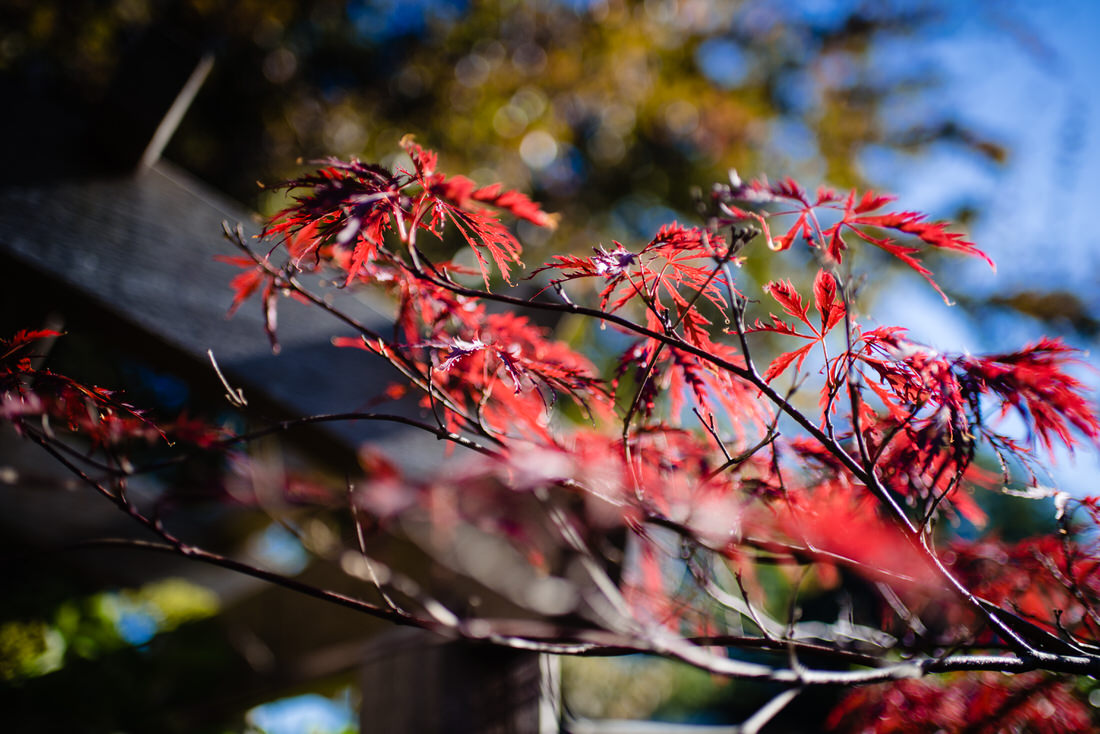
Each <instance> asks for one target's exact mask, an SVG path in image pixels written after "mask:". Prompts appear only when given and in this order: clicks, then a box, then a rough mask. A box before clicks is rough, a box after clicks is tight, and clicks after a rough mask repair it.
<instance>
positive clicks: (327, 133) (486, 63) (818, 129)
mask: <svg viewBox="0 0 1100 734" xmlns="http://www.w3.org/2000/svg"><path fill="white" fill-rule="evenodd" d="M7 5H8V7H7V9H6V10H4V11H2V12H3V16H5V17H4V23H3V26H4V27H5V28H7V29H8V30H6V31H5V32H4V33H3V34H2V36H3V37H2V38H0V69H2V70H3V71H4V72H5V73H8V74H22V75H24V76H32V77H36V78H37V77H42V79H43V81H41V82H40V83H43V84H44V83H46V81H45V80H50V79H52V80H54V81H57V80H62V81H63V82H65V84H66V85H67V87H68V88H69V89H70V90H71V91H72V93H73V96H74V102H75V101H83V102H86V103H90V104H94V103H95V102H96V101H98V100H100V99H102V97H103V95H104V93H105V90H106V88H107V87H108V85H109V82H110V79H111V77H112V75H113V73H114V72H115V70H116V67H117V66H118V64H119V63H120V59H123V58H125V52H126V50H127V48H128V47H129V46H130V45H132V44H133V42H134V40H135V39H136V38H138V37H140V36H141V35H142V34H143V33H147V32H148V31H149V30H150V29H153V28H156V29H159V30H160V31H162V32H163V33H165V34H166V35H170V36H172V37H174V38H175V39H177V40H178V41H179V43H180V44H181V45H186V46H191V47H194V48H198V47H201V48H205V49H212V50H213V51H214V52H215V54H216V56H217V59H218V61H217V65H216V68H215V70H214V72H213V74H212V76H211V78H210V79H209V81H208V82H207V85H206V87H205V89H204V90H203V92H202V93H201V94H200V96H199V98H198V99H197V100H196V102H195V104H194V106H193V109H192V110H191V111H190V112H189V114H188V116H187V118H186V119H185V121H184V124H183V126H182V128H181V130H180V131H179V133H178V134H177V136H176V138H175V139H174V141H173V143H172V144H171V147H170V148H169V151H168V154H169V157H171V158H172V159H174V160H176V161H177V162H179V163H182V164H183V165H184V166H185V167H187V168H189V169H190V170H192V171H193V172H195V173H197V174H198V175H199V176H200V177H201V178H203V179H204V180H206V181H209V182H211V183H212V184H214V185H216V186H218V187H220V188H222V189H223V190H225V191H227V192H229V193H231V194H233V195H234V196H236V197H238V198H240V199H241V200H242V201H245V202H246V203H251V204H254V205H256V206H258V207H260V208H261V209H264V210H266V211H268V212H270V211H272V210H274V209H275V208H277V207H278V206H279V205H280V204H281V202H268V200H267V199H266V198H265V197H264V195H263V194H262V193H259V192H258V190H257V188H256V185H255V182H256V181H257V180H261V181H273V180H282V179H284V178H286V177H287V176H289V175H291V174H292V173H295V171H293V170H291V166H292V163H293V161H295V160H296V159H298V158H304V159H312V158H318V157H321V156H326V155H332V154H337V155H345V156H346V155H358V156H361V157H363V158H365V159H379V158H381V157H384V156H390V155H392V151H393V150H394V149H395V147H396V142H397V141H398V140H399V139H400V138H401V137H402V136H403V135H404V134H406V133H410V132H411V133H415V134H417V135H418V136H420V137H421V139H423V140H425V141H426V142H429V143H431V144H432V145H435V146H436V147H438V148H440V149H442V150H446V151H448V152H449V153H448V155H449V157H450V158H453V159H454V160H449V161H448V162H449V163H452V164H453V165H455V166H456V167H461V168H467V169H469V170H473V172H474V174H475V177H477V178H479V179H480V178H483V179H484V181H481V182H482V183H490V182H491V180H490V179H492V180H502V181H503V182H504V183H505V184H507V185H509V186H515V187H520V188H526V189H532V190H534V193H536V194H537V195H538V196H539V197H540V198H541V200H543V201H545V202H546V204H547V206H548V207H549V208H550V209H551V210H558V211H562V212H563V214H565V215H566V216H564V217H563V219H564V221H566V222H569V223H570V224H569V227H570V230H571V231H570V232H569V233H565V232H563V233H561V234H562V235H568V239H569V241H574V239H575V241H574V244H582V245H584V246H590V245H591V244H592V242H593V241H594V240H599V239H604V238H606V237H607V236H609V235H610V236H615V235H617V236H625V235H626V234H627V233H634V234H641V235H643V236H649V235H650V234H652V233H651V232H649V231H648V228H649V225H651V224H652V223H653V222H654V221H656V219H655V217H656V218H659V217H660V216H661V214H654V210H655V209H658V208H659V207H667V208H671V209H673V210H679V211H686V210H689V209H690V205H691V202H690V198H689V197H688V195H687V194H686V193H684V192H686V191H688V189H689V187H688V186H685V185H684V184H685V183H687V184H703V183H705V182H708V181H713V180H715V179H716V177H717V176H718V175H720V174H722V173H724V171H725V170H726V169H728V168H731V167H733V168H738V169H740V170H743V171H747V172H750V173H755V172H757V171H762V170H768V171H771V172H773V175H785V174H792V175H800V176H802V177H803V178H806V179H809V180H814V179H817V180H822V181H828V182H830V183H832V184H834V185H840V186H850V185H854V184H858V183H863V180H862V179H863V176H862V174H861V170H860V167H859V161H860V157H861V154H862V153H863V152H864V151H865V150H866V148H867V147H868V146H871V145H876V146H888V147H893V148H899V149H905V150H913V149H917V148H920V147H921V146H925V145H929V144H931V143H934V142H944V141H946V142H949V143H954V144H959V145H961V146H964V147H966V148H968V149H969V150H971V151H973V152H974V153H975V154H977V155H982V156H987V157H990V158H993V159H995V160H997V159H1000V158H1001V157H1002V156H1003V154H1004V153H1003V151H1002V150H1001V149H1000V148H999V147H998V146H997V145H995V144H994V143H992V142H990V141H988V140H986V139H984V138H983V137H982V136H981V135H980V134H979V133H978V132H976V131H973V130H968V129H966V128H965V127H963V126H962V125H961V124H960V123H959V121H957V120H954V119H950V118H943V117H939V116H936V115H938V114H939V113H934V112H929V113H927V114H921V113H920V112H919V111H918V112H917V113H916V114H914V113H913V111H910V112H909V113H908V114H906V115H905V116H903V117H904V119H902V116H891V115H889V114H887V112H888V110H889V109H897V108H898V107H899V106H903V105H904V103H905V101H906V100H907V99H908V98H909V95H911V94H912V93H914V92H916V91H919V90H920V89H923V88H927V86H928V85H929V84H934V83H935V81H936V80H935V78H934V72H933V71H932V70H929V69H927V68H922V67H919V66H917V65H914V66H913V67H908V66H907V65H906V64H904V63H900V64H899V63H898V62H897V60H896V58H897V55H894V56H893V57H892V58H893V59H894V60H893V61H892V62H891V63H890V64H883V63H880V61H881V59H880V57H881V54H880V53H879V50H880V49H881V48H882V46H883V45H884V44H887V43H898V42H901V41H903V40H904V39H910V40H912V39H919V37H920V34H922V33H928V32H934V31H935V30H936V28H937V25H936V24H937V22H938V20H939V19H940V16H939V12H940V11H941V10H943V7H942V4H941V3H939V2H938V0H925V1H922V2H915V3H913V2H888V3H836V4H835V7H833V8H830V9H829V10H828V11H827V12H817V13H811V12H808V11H807V10H806V9H805V8H800V7H799V6H798V4H791V5H787V4H777V3H767V2H758V1H755V0H741V1H739V2H718V1H717V0H649V1H647V2H635V1H632V0H591V1H590V2H583V1H579V0H576V1H570V2H567V1H563V0H530V1H526V2H507V1H505V0H470V1H469V2H462V1H461V0H423V1H422V2H415V3H393V2H389V1H388V0H303V1H301V2H258V1H254V0H247V1H245V2H238V3H231V4H225V3H212V2H206V1H205V0H165V1H163V2H153V1H152V0H119V1H118V2H112V3H103V2H90V1H87V0H77V1H76V2H68V1H66V2H58V1H57V0H44V1H36V2H30V1H29V0H17V1H16V2H13V3H8V4H7ZM914 42H915V41H914ZM597 212H598V214H597ZM666 213H667V212H666ZM561 246H562V242H561V239H560V235H559V240H558V247H559V248H560V247H561Z"/></svg>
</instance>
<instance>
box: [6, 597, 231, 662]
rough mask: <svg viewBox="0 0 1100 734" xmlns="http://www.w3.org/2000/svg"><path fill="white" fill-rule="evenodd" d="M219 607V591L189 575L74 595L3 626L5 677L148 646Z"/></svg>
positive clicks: (209, 615) (215, 611)
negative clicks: (43, 611) (49, 609)
mask: <svg viewBox="0 0 1100 734" xmlns="http://www.w3.org/2000/svg"><path fill="white" fill-rule="evenodd" d="M219 607H220V604H219V602H218V598H217V596H216V595H215V594H214V593H213V592H211V591H210V590H208V589H206V588H204V587H202V586H198V585H197V584H194V583H192V582H190V581H188V580H187V579H183V578H166V579H161V580H158V581H153V582H150V583H148V584H146V585H144V586H142V587H140V588H137V589H122V590H119V591H103V592H100V593H98V594H94V595H92V596H90V597H86V598H74V599H68V600H66V601H64V602H63V603H62V604H60V605H59V606H58V607H57V608H56V609H55V610H53V613H52V614H50V615H49V616H47V617H46V618H44V619H33V620H9V621H7V622H4V623H3V624H2V625H0V678H3V679H5V680H9V681H11V680H19V679H23V678H33V677H36V676H40V675H45V674H47V673H51V672H53V671H55V670H58V669H60V668H62V667H63V666H64V665H65V663H66V660H67V659H72V658H73V657H74V656H75V657H79V658H83V659H86V660H94V659H96V658H99V657H101V656H103V655H107V654H110V653H112V652H114V651H116V650H118V649H120V648H123V647H126V646H129V645H144V644H146V643H148V642H149V641H150V640H152V639H153V637H155V636H156V635H158V634H163V633H167V632H171V631H173V630H175V629H176V628H177V627H179V626H180V625H182V624H185V623H187V622H191V621H195V620H199V619H205V618H207V617H212V616H214V615H215V614H217V613H218V610H219Z"/></svg>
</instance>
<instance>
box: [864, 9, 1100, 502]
mask: <svg viewBox="0 0 1100 734" xmlns="http://www.w3.org/2000/svg"><path fill="white" fill-rule="evenodd" d="M954 12H955V14H956V17H955V18H953V19H952V22H951V23H950V24H948V27H946V28H945V29H944V30H943V31H942V32H941V33H940V34H938V35H937V36H934V37H933V38H931V39H930V40H929V41H928V42H926V43H925V44H922V45H921V46H920V47H919V48H916V49H911V51H912V52H913V53H917V54H920V55H922V56H923V58H919V59H917V61H918V62H923V63H927V64H930V65H933V66H934V67H935V68H937V69H938V70H939V71H940V73H941V74H942V75H943V79H944V83H943V84H942V86H940V87H938V89H937V92H936V93H935V95H934V96H932V97H930V98H929V100H928V103H929V104H934V105H942V107H943V108H948V109H952V110H954V111H955V113H956V114H957V115H958V117H959V118H960V120H961V121H962V122H964V123H967V124H969V125H971V126H973V127H975V128H977V129H978V130H979V131H980V132H982V133H984V134H986V135H988V136H990V137H991V138H993V139H995V140H998V141H1000V142H1003V143H1004V144H1005V145H1006V146H1007V148H1008V149H1009V152H1010V155H1009V159H1008V161H1007V162H1006V163H1005V164H1004V165H1003V166H993V165H990V164H988V163H984V162H981V161H979V160H976V159H974V158H970V157H966V156H960V155H959V154H958V153H957V151H954V150H951V149H949V148H947V147H944V148H942V149H936V150H933V151H932V152H931V153H930V154H928V155H925V156H923V157H921V158H912V157H908V158H904V159H892V160H891V159H885V158H884V159H880V160H870V161H868V169H869V173H871V175H872V178H873V179H875V180H877V181H880V182H881V183H882V184H883V186H884V188H887V189H889V190H891V191H893V192H894V193H896V194H898V195H899V197H900V199H901V204H902V205H903V206H905V207H906V208H913V209H917V210H921V211H928V212H929V213H931V214H932V215H933V216H936V215H940V216H945V215H949V214H950V212H951V209H952V208H953V207H954V206H956V205H957V204H959V203H962V202H969V203H972V204H974V205H976V206H977V207H978V208H979V209H980V211H981V212H982V216H981V217H980V218H979V219H978V220H977V221H976V222H974V224H973V229H972V230H971V233H970V234H971V236H972V239H973V240H974V241H975V242H976V243H977V244H978V245H979V247H981V248H982V249H984V250H985V251H986V252H988V253H989V254H990V255H991V256H992V257H993V259H994V260H995V261H996V262H997V266H998V269H997V272H996V273H991V272H990V271H989V270H988V268H986V267H985V266H984V265H983V264H981V263H977V262H962V261H955V260H952V261H950V262H949V263H946V262H945V263H943V264H941V265H940V266H939V267H940V269H941V273H938V275H939V276H940V277H941V279H942V280H943V281H944V282H946V283H949V284H951V285H953V286H955V287H956V288H959V287H964V288H966V289H967V290H970V291H973V292H974V293H975V294H977V295H987V294H990V293H995V292H998V291H1000V292H1006V293H1007V292H1013V291H1018V290H1027V289H1031V290H1044V289H1068V290H1072V291H1074V292H1075V293H1076V294H1077V295H1078V296H1079V297H1080V298H1082V299H1083V301H1084V302H1085V303H1086V304H1087V305H1088V306H1090V307H1091V308H1090V311H1091V312H1092V313H1093V314H1096V313H1100V289H1098V287H1097V286H1098V285H1100V227H1097V226H1096V225H1095V223H1094V212H1095V210H1096V208H1097V207H1098V206H1100V118H1098V117H1097V115H1098V114H1100V109H1098V105H1100V41H1098V38H1097V36H1098V32H1100V2H1093V1H1090V0H1071V1H1068V2H1057V3H1053V2H1049V3H1026V2H1022V1H1021V0H1003V1H998V2H982V3H973V4H961V5H960V7H958V8H957V9H956V10H955V11H954ZM895 286H896V287H891V289H890V292H889V295H888V296H886V297H885V298H884V299H883V300H882V301H881V302H880V303H879V304H878V306H877V309H876V313H877V314H878V316H879V318H880V319H881V321H882V322H883V323H900V324H904V325H906V326H908V327H910V329H911V334H912V335H913V337H914V338H916V339H917V340H919V341H923V342H925V343H927V344H929V345H931V346H933V347H935V348H937V349H940V350H944V351H971V352H980V351H1008V350H1011V349H1014V348H1016V347H1019V346H1020V345H1022V344H1023V343H1025V342H1027V341H1031V340H1034V339H1035V338H1036V337H1037V336H1039V335H1040V334H1041V333H1042V332H1043V331H1044V327H1042V326H1041V325H1038V324H1034V323H1028V322H1027V321H1026V320H1022V319H1019V318H1012V319H1003V320H1000V319H998V320H996V321H994V322H991V323H990V322H987V323H984V324H977V323H974V322H973V321H971V320H969V319H968V318H967V317H966V314H965V313H964V312H962V311H961V310H960V309H951V308H947V307H946V306H944V304H943V302H942V301H941V300H940V299H939V298H938V296H937V295H936V294H935V293H934V292H932V291H931V290H930V289H929V288H927V287H926V286H925V285H924V284H923V283H922V282H920V280H919V279H917V278H903V279H899V281H898V282H897V283H896V284H895ZM1068 341H1071V342H1073V343H1074V344H1075V346H1078V347H1080V348H1082V349H1085V350H1090V353H1089V354H1088V360H1089V362H1091V363H1092V364H1093V366H1094V367H1098V368H1100V349H1098V348H1097V347H1098V345H1096V344H1090V343H1088V342H1085V341H1081V340H1076V341H1075V340H1074V339H1073V338H1069V339H1068ZM1081 377H1082V379H1084V380H1085V381H1086V382H1088V383H1089V384H1091V385H1093V386H1094V387H1095V386H1096V385H1097V384H1098V383H1100V379H1098V378H1100V372H1089V371H1087V370H1085V371H1083V372H1082V375H1081ZM1051 473H1052V477H1051V478H1052V480H1053V482H1054V484H1056V485H1057V486H1059V487H1060V488H1062V489H1066V490H1068V491H1070V492H1072V493H1074V494H1086V493H1087V494H1094V493H1096V492H1097V491H1098V490H1097V488H1096V487H1095V482H1094V481H1093V479H1092V477H1094V476H1096V475H1097V474H1098V473H1100V457H1098V456H1097V451H1095V450H1092V449H1089V448H1088V447H1085V448H1084V449H1083V450H1081V451H1079V452H1078V454H1077V456H1076V457H1075V458H1071V457H1069V456H1068V455H1065V454H1062V455H1060V456H1059V457H1058V460H1057V464H1056V465H1055V466H1054V467H1053V468H1052V472H1051Z"/></svg>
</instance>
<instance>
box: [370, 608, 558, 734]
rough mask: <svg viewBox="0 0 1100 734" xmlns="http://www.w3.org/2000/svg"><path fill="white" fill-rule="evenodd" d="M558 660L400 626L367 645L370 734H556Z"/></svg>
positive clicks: (547, 656)
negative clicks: (406, 733)
mask: <svg viewBox="0 0 1100 734" xmlns="http://www.w3.org/2000/svg"><path fill="white" fill-rule="evenodd" d="M559 671H560V669H559V666H558V660H557V659H556V658H553V657H552V656H549V655H539V654H537V653H532V652H525V651H520V650H509V649H506V648H499V647H492V646H489V645H477V644H473V643H468V642H464V641H451V640H446V639H444V638H441V637H438V636H436V635H433V634H431V633H427V632H423V631H421V630H415V629H409V628H398V629H395V630H393V631H392V632H388V633H386V634H383V635H380V636H379V637H378V639H376V640H375V641H373V642H372V643H371V644H370V645H369V646H368V648H367V653H366V656H365V660H364V662H363V672H362V678H361V681H362V686H361V688H362V704H361V706H360V709H359V722H360V731H362V732H364V734H366V733H367V732H370V733H371V734H375V733H377V734H385V733H387V732H394V733H401V732H418V733H419V734H556V733H557V732H558V731H559V728H558V720H559V718H560V712H559V703H558V702H559V700H560V695H559V694H560V685H559V681H560V674H559Z"/></svg>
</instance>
